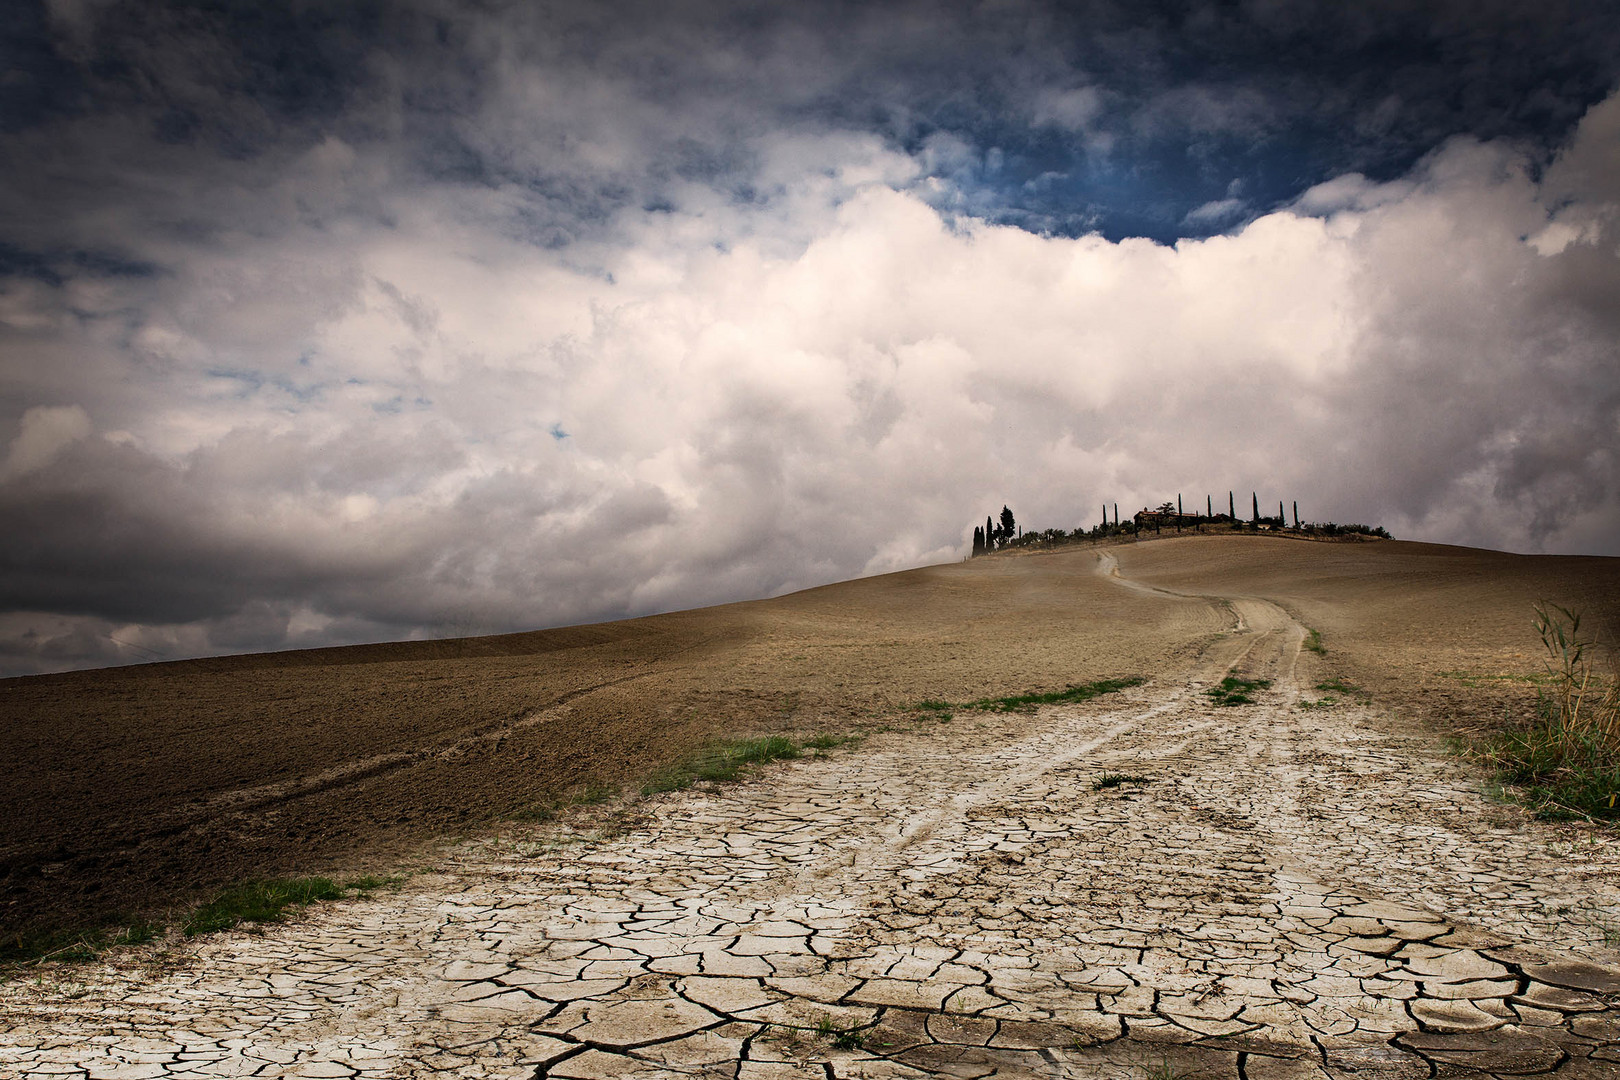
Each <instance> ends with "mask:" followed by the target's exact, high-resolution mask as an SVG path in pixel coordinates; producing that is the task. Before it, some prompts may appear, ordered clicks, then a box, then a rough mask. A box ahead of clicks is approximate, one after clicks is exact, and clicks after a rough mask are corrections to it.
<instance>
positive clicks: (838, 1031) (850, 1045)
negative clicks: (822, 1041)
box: [816, 1015, 866, 1050]
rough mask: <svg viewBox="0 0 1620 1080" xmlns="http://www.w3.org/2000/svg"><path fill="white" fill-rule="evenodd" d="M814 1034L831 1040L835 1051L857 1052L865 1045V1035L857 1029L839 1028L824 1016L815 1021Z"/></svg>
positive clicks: (854, 1027) (829, 1018)
mask: <svg viewBox="0 0 1620 1080" xmlns="http://www.w3.org/2000/svg"><path fill="white" fill-rule="evenodd" d="M816 1034H818V1035H821V1036H823V1037H825V1038H827V1039H830V1040H832V1044H833V1048H834V1049H836V1050H859V1049H860V1048H861V1047H863V1046H865V1045H866V1034H865V1033H864V1032H863V1031H861V1029H860V1028H859V1027H856V1026H851V1027H847V1028H844V1027H839V1026H838V1025H837V1024H836V1023H834V1021H833V1018H832V1017H830V1016H826V1015H823V1016H822V1017H821V1018H820V1019H819V1020H817V1021H816Z"/></svg>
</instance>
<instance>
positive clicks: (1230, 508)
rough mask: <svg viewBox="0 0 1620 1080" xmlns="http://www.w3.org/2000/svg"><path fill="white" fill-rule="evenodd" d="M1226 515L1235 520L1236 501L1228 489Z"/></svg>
mask: <svg viewBox="0 0 1620 1080" xmlns="http://www.w3.org/2000/svg"><path fill="white" fill-rule="evenodd" d="M1226 516H1227V517H1229V518H1231V519H1232V520H1233V521H1236V520H1237V503H1236V502H1235V501H1233V499H1232V493H1231V492H1230V491H1228V492H1227V493H1226Z"/></svg>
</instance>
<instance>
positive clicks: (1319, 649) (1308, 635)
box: [1304, 630, 1327, 656]
mask: <svg viewBox="0 0 1620 1080" xmlns="http://www.w3.org/2000/svg"><path fill="white" fill-rule="evenodd" d="M1304 647H1305V648H1306V649H1308V650H1310V651H1311V652H1313V653H1315V654H1316V655H1318V656H1325V655H1327V646H1326V645H1323V644H1322V631H1320V630H1307V631H1306V632H1305V645H1304Z"/></svg>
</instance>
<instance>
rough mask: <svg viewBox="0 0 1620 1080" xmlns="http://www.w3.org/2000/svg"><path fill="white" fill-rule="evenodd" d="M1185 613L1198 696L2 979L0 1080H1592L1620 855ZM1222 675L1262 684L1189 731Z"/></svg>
mask: <svg viewBox="0 0 1620 1080" xmlns="http://www.w3.org/2000/svg"><path fill="white" fill-rule="evenodd" d="M1109 569H1110V568H1109V567H1107V566H1104V570H1105V571H1107V570H1109ZM1122 584H1128V583H1122ZM1219 602H1221V603H1224V604H1227V605H1229V608H1230V610H1231V611H1232V612H1233V615H1234V625H1235V628H1234V629H1233V630H1232V631H1230V632H1229V633H1227V634H1225V635H1223V636H1222V637H1220V638H1219V639H1217V640H1216V641H1214V642H1213V643H1212V644H1211V645H1210V647H1209V648H1208V649H1207V650H1206V651H1205V654H1204V657H1203V659H1202V660H1201V661H1200V662H1199V663H1197V664H1196V665H1194V666H1192V667H1191V668H1189V669H1188V670H1186V671H1183V672H1180V673H1178V674H1175V675H1171V676H1161V677H1159V678H1158V679H1156V680H1155V681H1153V682H1152V683H1150V684H1148V685H1146V686H1142V687H1138V688H1136V689H1133V690H1129V691H1126V692H1124V693H1121V694H1117V695H1109V696H1106V697H1103V698H1099V699H1097V700H1095V701H1092V702H1089V703H1087V704H1085V705H1080V706H1062V707H1051V708H1047V709H1043V710H1042V711H1041V712H1039V713H1038V714H1037V715H1034V716H1030V717H1011V718H1008V717H1003V716H999V715H979V714H970V713H960V714H959V715H958V716H957V718H956V719H955V721H954V722H952V723H950V724H940V725H937V726H936V727H933V728H932V730H929V731H927V732H925V733H918V732H900V733H891V734H888V735H884V736H881V737H877V738H874V739H872V740H870V741H869V742H868V743H867V744H865V745H864V746H862V747H860V748H858V749H855V750H852V751H848V752H842V753H840V754H838V755H836V756H834V757H832V758H830V759H827V760H811V761H802V762H796V763H792V764H787V765H781V766H773V767H772V768H771V769H770V771H769V772H768V774H767V775H766V776H765V777H764V778H762V779H761V780H759V781H758V782H754V783H748V784H744V785H739V786H735V787H730V788H726V789H723V790H720V791H716V792H711V793H703V794H700V793H683V794H672V795H668V796H660V797H657V798H656V799H653V800H649V801H648V803H647V804H645V805H646V806H648V807H650V809H651V810H652V815H651V816H652V819H653V820H654V822H655V823H654V824H653V825H651V826H649V827H647V828H644V829H641V830H639V831H636V832H634V833H631V834H628V835H626V836H622V837H618V838H615V839H605V840H601V841H599V842H595V843H590V844H586V845H581V846H558V845H556V844H547V843H542V842H538V841H535V842H513V841H510V840H505V841H501V840H488V841H484V842H480V843H476V844H470V845H466V846H464V847H463V848H461V849H459V852H458V855H457V857H456V859H455V860H454V862H453V864H452V865H451V867H450V868H449V870H448V872H447V873H446V874H445V875H444V876H442V877H440V878H438V879H437V880H436V881H435V882H424V881H420V880H419V881H418V882H417V883H415V885H414V886H413V889H414V891H412V892H410V893H408V894H402V895H399V896H396V897H390V898H381V899H376V900H372V901H367V902H357V903H353V904H347V905H343V906H341V907H336V908H332V909H328V910H323V911H321V912H319V913H318V914H315V915H313V916H312V917H310V918H309V919H308V920H307V921H304V922H301V923H299V924H297V925H289V926H286V927H281V928H277V929H275V930H273V931H272V932H270V933H268V934H266V935H265V936H263V937H259V938H255V937H248V936H239V937H235V938H233V939H231V940H230V941H228V942H225V943H222V944H215V945H210V946H206V947H203V948H201V949H200V950H199V956H198V960H197V962H196V963H195V964H194V965H192V966H191V967H189V968H188V969H186V970H185V971H183V972H181V973H179V974H174V975H169V976H165V977H163V978H161V979H159V980H157V981H155V982H152V983H147V984H142V983H140V982H139V981H138V980H137V979H136V978H135V977H134V976H132V975H130V974H128V973H120V972H117V971H113V970H110V969H109V970H106V971H103V972H102V973H101V974H99V975H97V976H96V977H94V978H93V979H90V980H89V981H88V982H87V983H86V984H84V985H83V986H81V987H79V988H78V989H76V990H71V991H70V990H68V989H66V988H55V989H53V988H50V987H36V986H28V985H22V984H19V983H15V982H14V983H11V984H7V985H5V986H3V987H0V995H3V997H0V1008H3V1009H4V1016H5V1020H4V1022H3V1025H0V1068H6V1069H11V1070H14V1071H16V1072H17V1073H19V1074H21V1075H30V1074H35V1075H89V1076H131V1077H133V1076H225V1075H249V1074H251V1075H259V1076H277V1075H318V1076H346V1075H358V1076H378V1077H383V1076H408V1075H409V1076H415V1075H427V1074H431V1073H443V1074H447V1075H457V1076H514V1077H517V1076H521V1077H541V1078H556V1080H562V1078H575V1080H583V1078H595V1077H602V1078H607V1077H635V1078H648V1080H651V1078H655V1077H694V1076H696V1077H735V1078H741V1080H748V1078H757V1080H765V1078H770V1080H775V1078H788V1077H815V1078H821V1080H826V1078H837V1080H846V1078H879V1077H918V1078H920V1077H931V1076H948V1077H965V1078H972V1077H983V1076H998V1077H1064V1076H1073V1077H1108V1076H1119V1077H1127V1076H1134V1077H1141V1076H1144V1075H1153V1076H1171V1075H1174V1076H1179V1077H1189V1078H1190V1077H1200V1076H1210V1077H1231V1078H1239V1077H1241V1078H1243V1080H1270V1078H1284V1077H1286V1078H1294V1077H1301V1078H1303V1077H1335V1078H1341V1077H1343V1078H1348V1077H1352V1076H1353V1077H1358V1078H1359V1077H1386V1076H1387V1077H1413V1078H1417V1077H1428V1076H1431V1075H1441V1076H1476V1075H1480V1076H1483V1075H1497V1076H1510V1075H1511V1076H1519V1075H1531V1074H1553V1075H1557V1076H1560V1077H1566V1078H1576V1077H1580V1078H1585V1077H1613V1076H1616V1075H1620V957H1617V956H1616V954H1615V953H1614V952H1613V951H1612V949H1610V948H1609V947H1608V946H1607V945H1606V944H1605V936H1606V934H1610V933H1612V931H1610V930H1609V929H1608V928H1606V927H1605V925H1604V923H1603V920H1602V919H1600V918H1597V917H1595V916H1594V914H1593V913H1595V912H1602V911H1611V912H1612V911H1615V910H1616V908H1617V903H1620V895H1617V887H1620V886H1617V883H1620V847H1617V845H1616V843H1615V842H1614V840H1613V839H1612V838H1608V837H1599V838H1596V839H1594V840H1592V841H1591V843H1590V844H1589V845H1587V846H1586V848H1584V849H1583V850H1580V851H1562V852H1558V853H1554V852H1551V851H1549V849H1548V838H1549V837H1550V836H1552V835H1553V834H1552V833H1551V832H1550V831H1547V830H1544V829H1543V828H1542V827H1541V826H1538V825H1536V824H1534V823H1531V822H1528V821H1526V820H1525V819H1523V818H1522V816H1517V815H1515V814H1513V813H1512V812H1510V811H1497V812H1494V813H1493V812H1487V811H1488V809H1489V808H1488V806H1487V804H1486V803H1485V802H1484V800H1483V799H1482V798H1481V797H1480V796H1479V795H1477V794H1476V793H1475V792H1474V791H1473V790H1472V788H1471V786H1470V783H1471V782H1470V779H1469V778H1468V776H1467V775H1465V774H1464V773H1463V772H1462V771H1461V770H1460V769H1459V768H1458V767H1457V766H1456V765H1455V764H1454V763H1452V762H1450V761H1448V760H1446V759H1445V758H1444V757H1442V756H1440V755H1438V754H1437V753H1436V752H1435V750H1434V748H1433V747H1432V746H1431V745H1428V744H1427V743H1425V742H1423V741H1421V740H1417V739H1414V738H1410V737H1405V736H1396V735H1392V734H1390V730H1389V727H1390V726H1389V725H1388V724H1387V723H1386V722H1385V718H1384V717H1383V716H1382V715H1381V714H1380V713H1379V712H1378V711H1377V710H1376V709H1374V708H1373V707H1371V706H1368V705H1355V704H1347V703H1336V704H1322V705H1315V706H1314V707H1302V706H1305V705H1308V704H1311V702H1310V700H1309V698H1310V695H1309V694H1305V695H1302V693H1301V689H1300V688H1299V687H1298V686H1296V685H1295V682H1296V679H1295V675H1294V670H1295V662H1296V660H1297V657H1298V653H1299V646H1300V641H1301V639H1302V637H1303V630H1302V628H1301V627H1300V626H1299V625H1298V623H1296V622H1295V621H1294V620H1293V619H1291V618H1290V617H1289V616H1288V615H1287V613H1286V612H1284V611H1283V610H1282V609H1281V608H1279V607H1277V606H1276V605H1274V604H1271V603H1268V602H1266V601H1263V600H1257V599H1253V598H1230V599H1226V600H1222V601H1219ZM1234 669H1235V670H1237V671H1239V672H1240V673H1242V674H1243V675H1245V676H1246V677H1249V678H1255V679H1262V678H1263V679H1269V680H1271V686H1270V688H1269V689H1267V690H1264V691H1261V692H1259V693H1258V694H1257V699H1256V702H1255V704H1253V705H1249V706H1243V707H1237V708H1219V707H1217V706H1215V705H1214V704H1213V702H1212V701H1211V700H1210V699H1209V697H1208V696H1207V694H1206V693H1205V691H1206V690H1207V689H1208V688H1209V687H1211V686H1212V685H1214V684H1215V683H1217V682H1218V681H1219V679H1220V678H1221V676H1222V675H1224V674H1225V673H1227V672H1228V671H1230V670H1234ZM1109 774H1112V775H1113V776H1114V777H1134V778H1138V779H1131V780H1121V781H1120V782H1119V783H1118V784H1116V785H1113V786H1105V785H1103V784H1102V781H1103V779H1104V777H1105V776H1107V775H1109ZM1497 821H1503V822H1507V824H1494V823H1493V822H1497ZM428 885H432V886H433V887H431V888H429V887H428ZM74 994H78V996H73V995H74ZM75 1070H77V1071H75Z"/></svg>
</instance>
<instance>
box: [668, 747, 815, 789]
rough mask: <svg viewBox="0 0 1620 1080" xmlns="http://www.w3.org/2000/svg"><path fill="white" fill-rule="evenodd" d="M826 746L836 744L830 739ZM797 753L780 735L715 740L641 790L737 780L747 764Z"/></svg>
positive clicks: (677, 763)
mask: <svg viewBox="0 0 1620 1080" xmlns="http://www.w3.org/2000/svg"><path fill="white" fill-rule="evenodd" d="M822 738H824V739H829V740H830V739H832V738H834V737H833V736H822ZM827 745H829V746H836V745H838V744H837V743H835V742H832V743H828V744H827ZM798 756H799V747H798V746H797V745H796V744H795V743H794V742H793V740H791V739H785V738H783V737H782V736H780V735H767V736H765V737H763V738H759V739H736V740H733V741H730V742H721V743H715V744H714V745H713V746H708V747H705V748H704V749H702V750H700V751H698V752H697V753H696V754H693V755H692V756H690V757H687V758H684V759H682V760H681V761H678V762H676V763H675V764H674V765H673V766H671V767H670V768H669V769H666V770H665V771H664V772H662V773H659V774H658V775H657V776H654V777H653V778H652V779H651V780H648V781H647V782H646V783H645V784H643V785H642V788H641V793H642V794H643V795H656V794H658V793H660V792H664V791H682V790H684V789H686V788H689V787H691V786H692V785H693V784H695V783H697V782H698V781H708V782H710V783H724V782H726V781H729V780H735V779H737V777H738V776H739V775H741V773H742V770H743V767H744V766H746V765H752V764H756V763H762V762H766V761H777V760H780V759H784V758H796V757H798Z"/></svg>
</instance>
